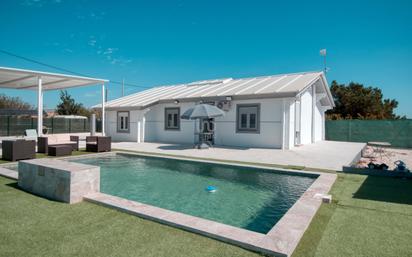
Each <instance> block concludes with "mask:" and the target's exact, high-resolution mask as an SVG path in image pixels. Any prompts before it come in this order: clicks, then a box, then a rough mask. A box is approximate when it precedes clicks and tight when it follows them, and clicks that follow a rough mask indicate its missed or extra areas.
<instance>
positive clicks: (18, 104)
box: [0, 94, 33, 110]
mask: <svg viewBox="0 0 412 257" xmlns="http://www.w3.org/2000/svg"><path fill="white" fill-rule="evenodd" d="M0 109H14V110H16V109H17V110H31V109H33V106H31V104H29V103H26V102H24V101H23V100H21V99H20V97H11V96H7V95H5V94H0Z"/></svg>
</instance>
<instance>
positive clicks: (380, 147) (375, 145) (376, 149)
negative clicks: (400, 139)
mask: <svg viewBox="0 0 412 257" xmlns="http://www.w3.org/2000/svg"><path fill="white" fill-rule="evenodd" d="M368 145H369V146H371V147H372V149H373V153H378V154H379V156H380V158H381V160H382V156H385V157H387V158H388V157H389V156H388V152H387V151H385V147H391V143H389V142H374V141H372V142H368Z"/></svg>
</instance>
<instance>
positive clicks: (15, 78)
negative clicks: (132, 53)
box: [0, 67, 108, 90]
mask: <svg viewBox="0 0 412 257" xmlns="http://www.w3.org/2000/svg"><path fill="white" fill-rule="evenodd" d="M39 76H40V77H41V79H42V88H43V90H56V89H57V90H59V89H64V88H70V87H80V86H90V85H96V84H102V83H105V82H108V80H106V79H96V78H88V77H81V76H72V75H65V74H59V73H49V72H41V71H34V70H22V69H15V68H5V67H0V88H11V89H29V90H35V89H36V88H37V80H38V77H39Z"/></svg>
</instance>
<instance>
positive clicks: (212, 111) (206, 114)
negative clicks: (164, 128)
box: [180, 104, 225, 149]
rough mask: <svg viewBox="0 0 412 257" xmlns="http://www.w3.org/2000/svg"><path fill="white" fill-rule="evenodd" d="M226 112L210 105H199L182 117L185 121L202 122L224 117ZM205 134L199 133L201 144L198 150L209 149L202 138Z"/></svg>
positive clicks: (198, 145)
mask: <svg viewBox="0 0 412 257" xmlns="http://www.w3.org/2000/svg"><path fill="white" fill-rule="evenodd" d="M224 115H225V112H224V111H222V110H221V109H219V108H217V107H216V106H214V105H210V104H198V105H196V106H195V107H192V108H189V109H188V110H187V111H185V112H184V113H183V114H182V115H181V116H180V117H181V118H182V119H185V120H201V119H210V118H216V117H222V116H224ZM202 134H203V133H199V136H200V138H199V143H198V144H197V145H196V147H197V148H198V149H207V148H209V146H208V145H207V144H205V141H204V140H203V139H202V138H203V137H201V135H202ZM195 137H196V126H195Z"/></svg>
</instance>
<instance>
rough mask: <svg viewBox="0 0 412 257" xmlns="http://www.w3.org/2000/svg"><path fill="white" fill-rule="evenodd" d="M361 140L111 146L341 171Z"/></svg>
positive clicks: (356, 155) (361, 145)
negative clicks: (270, 145) (290, 145)
mask: <svg viewBox="0 0 412 257" xmlns="http://www.w3.org/2000/svg"><path fill="white" fill-rule="evenodd" d="M365 145H366V144H365V143H352V142H336V141H321V142H318V143H315V144H310V145H304V146H300V147H296V148H294V149H292V150H280V149H264V148H240V147H238V148H234V147H220V146H219V147H214V148H209V149H206V150H198V149H194V148H193V146H192V145H179V144H166V143H134V142H114V143H112V148H113V149H119V150H130V151H138V152H145V153H158V154H159V153H160V154H169V155H176V156H186V157H196V158H209V159H216V160H222V161H228V160H229V161H242V162H253V163H262V164H279V165H296V166H305V167H310V168H318V169H329V170H339V171H340V170H342V166H345V165H350V164H351V163H353V162H354V161H357V160H358V159H359V158H360V157H361V151H362V149H363V148H364V147H365Z"/></svg>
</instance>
